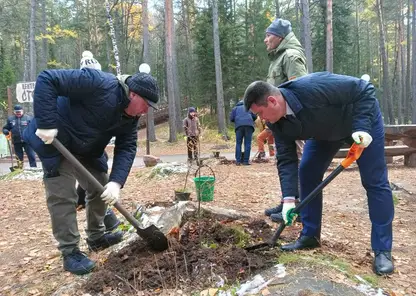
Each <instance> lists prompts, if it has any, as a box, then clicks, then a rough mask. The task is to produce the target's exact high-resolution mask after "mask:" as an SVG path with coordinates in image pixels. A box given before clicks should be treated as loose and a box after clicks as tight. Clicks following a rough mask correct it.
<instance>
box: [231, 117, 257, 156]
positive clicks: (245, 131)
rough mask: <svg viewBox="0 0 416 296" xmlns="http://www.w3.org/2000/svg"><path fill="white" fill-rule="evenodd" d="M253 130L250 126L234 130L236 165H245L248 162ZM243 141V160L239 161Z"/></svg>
mask: <svg viewBox="0 0 416 296" xmlns="http://www.w3.org/2000/svg"><path fill="white" fill-rule="evenodd" d="M253 132H254V128H253V127H252V126H248V125H244V126H240V127H238V128H237V129H236V130H235V137H236V140H235V161H236V162H237V163H241V162H243V163H245V164H247V163H248V162H249V160H250V153H251V140H252V138H253ZM243 140H244V159H241V146H242V144H243Z"/></svg>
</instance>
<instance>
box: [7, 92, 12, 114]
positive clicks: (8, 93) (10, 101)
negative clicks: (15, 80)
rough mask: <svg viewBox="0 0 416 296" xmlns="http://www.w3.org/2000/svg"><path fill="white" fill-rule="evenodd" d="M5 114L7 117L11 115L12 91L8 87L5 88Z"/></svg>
mask: <svg viewBox="0 0 416 296" xmlns="http://www.w3.org/2000/svg"><path fill="white" fill-rule="evenodd" d="M7 114H8V115H9V116H11V115H13V99H12V89H11V88H10V86H8V87H7Z"/></svg>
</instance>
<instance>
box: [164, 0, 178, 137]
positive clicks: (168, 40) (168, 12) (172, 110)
mask: <svg viewBox="0 0 416 296" xmlns="http://www.w3.org/2000/svg"><path fill="white" fill-rule="evenodd" d="M172 24H173V4H172V0H165V46H166V50H165V52H166V83H167V93H168V104H169V106H168V107H169V110H168V111H169V142H176V141H177V139H176V116H177V115H176V107H175V106H176V104H175V85H174V83H173V79H174V72H173V46H174V45H173V34H174V32H173V27H172Z"/></svg>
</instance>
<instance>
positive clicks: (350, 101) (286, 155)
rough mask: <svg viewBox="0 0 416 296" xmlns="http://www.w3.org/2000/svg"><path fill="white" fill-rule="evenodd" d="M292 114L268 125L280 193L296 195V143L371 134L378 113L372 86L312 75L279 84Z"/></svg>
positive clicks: (356, 80) (345, 78)
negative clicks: (273, 138)
mask: <svg viewBox="0 0 416 296" xmlns="http://www.w3.org/2000/svg"><path fill="white" fill-rule="evenodd" d="M279 89H280V91H281V93H282V95H283V97H284V98H285V100H286V102H287V103H288V104H289V106H290V108H291V109H292V110H293V112H294V113H295V116H287V118H286V117H282V118H281V119H280V120H279V121H277V122H275V123H274V124H269V127H270V128H271V130H272V131H273V134H274V137H275V140H276V148H277V160H278V161H277V167H278V170H279V178H280V185H281V188H282V194H283V196H284V197H286V196H299V194H298V157H297V154H296V144H295V140H307V139H315V140H322V141H340V140H344V141H347V142H349V143H351V134H352V133H353V132H356V131H365V132H367V133H370V131H371V126H372V123H373V121H374V120H375V118H377V115H378V114H379V113H380V109H379V105H378V101H377V98H376V96H375V90H374V86H373V85H372V84H371V83H368V82H366V81H364V80H361V79H359V78H355V77H351V76H344V75H336V74H331V73H329V72H320V73H313V74H309V75H306V76H303V77H300V78H298V79H295V80H291V81H288V82H286V83H283V84H281V85H279Z"/></svg>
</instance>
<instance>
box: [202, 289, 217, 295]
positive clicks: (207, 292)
mask: <svg viewBox="0 0 416 296" xmlns="http://www.w3.org/2000/svg"><path fill="white" fill-rule="evenodd" d="M217 292H218V289H214V288H210V289H207V290H204V291H202V292H201V293H200V294H199V295H200V296H215V295H216V294H217Z"/></svg>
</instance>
